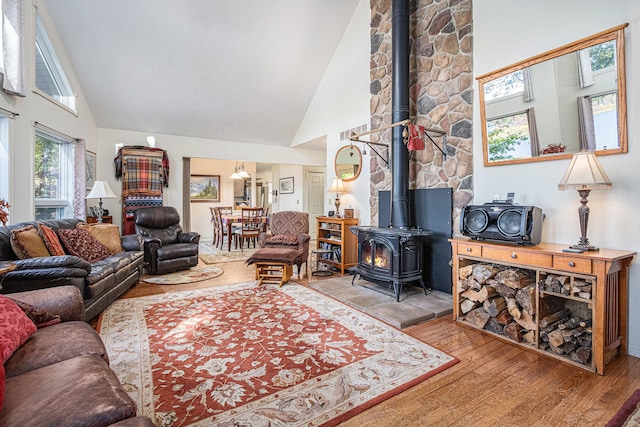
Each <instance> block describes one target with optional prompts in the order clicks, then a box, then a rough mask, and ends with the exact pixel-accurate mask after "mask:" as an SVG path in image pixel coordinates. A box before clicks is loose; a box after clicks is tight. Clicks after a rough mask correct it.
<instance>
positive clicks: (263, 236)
mask: <svg viewBox="0 0 640 427" xmlns="http://www.w3.org/2000/svg"><path fill="white" fill-rule="evenodd" d="M272 236H273V234H271V233H265V232H262V233H260V234H258V247H259V248H264V247H265V245H266V243H267V239H268V238H269V237H272Z"/></svg>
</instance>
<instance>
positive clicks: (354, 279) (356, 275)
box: [351, 273, 360, 286]
mask: <svg viewBox="0 0 640 427" xmlns="http://www.w3.org/2000/svg"><path fill="white" fill-rule="evenodd" d="M358 274H360V273H356V274H354V275H353V279H351V286H353V282H355V281H356V277H358Z"/></svg>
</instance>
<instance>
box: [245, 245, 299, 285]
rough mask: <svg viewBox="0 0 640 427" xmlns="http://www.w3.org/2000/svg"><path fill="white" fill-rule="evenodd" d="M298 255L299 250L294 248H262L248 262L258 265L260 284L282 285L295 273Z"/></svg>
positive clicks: (257, 276)
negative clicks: (295, 262) (294, 264)
mask: <svg viewBox="0 0 640 427" xmlns="http://www.w3.org/2000/svg"><path fill="white" fill-rule="evenodd" d="M298 255H299V252H298V251H296V250H293V249H281V248H260V249H258V250H257V251H255V252H254V253H253V254H252V255H251V256H250V257H249V259H247V261H246V262H247V264H255V265H256V280H258V286H260V285H262V284H263V283H278V284H279V285H280V286H282V285H283V284H285V283H286V282H287V281H288V280H289V279H290V278H291V276H292V275H293V263H294V261H295V259H296V257H297V256H298Z"/></svg>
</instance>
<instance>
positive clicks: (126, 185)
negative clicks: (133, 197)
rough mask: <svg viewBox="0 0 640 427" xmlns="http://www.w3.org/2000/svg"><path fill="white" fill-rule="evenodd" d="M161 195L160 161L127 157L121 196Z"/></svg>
mask: <svg viewBox="0 0 640 427" xmlns="http://www.w3.org/2000/svg"><path fill="white" fill-rule="evenodd" d="M129 194H148V195H161V194H162V160H160V159H154V158H145V157H127V159H126V163H125V171H124V177H123V179H122V196H123V197H124V196H128V195H129Z"/></svg>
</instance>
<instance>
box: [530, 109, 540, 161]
mask: <svg viewBox="0 0 640 427" xmlns="http://www.w3.org/2000/svg"><path fill="white" fill-rule="evenodd" d="M527 121H528V122H529V143H530V144H531V157H538V156H539V155H540V139H539V138H538V124H537V123H536V112H535V110H534V109H533V108H529V109H528V110H527Z"/></svg>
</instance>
